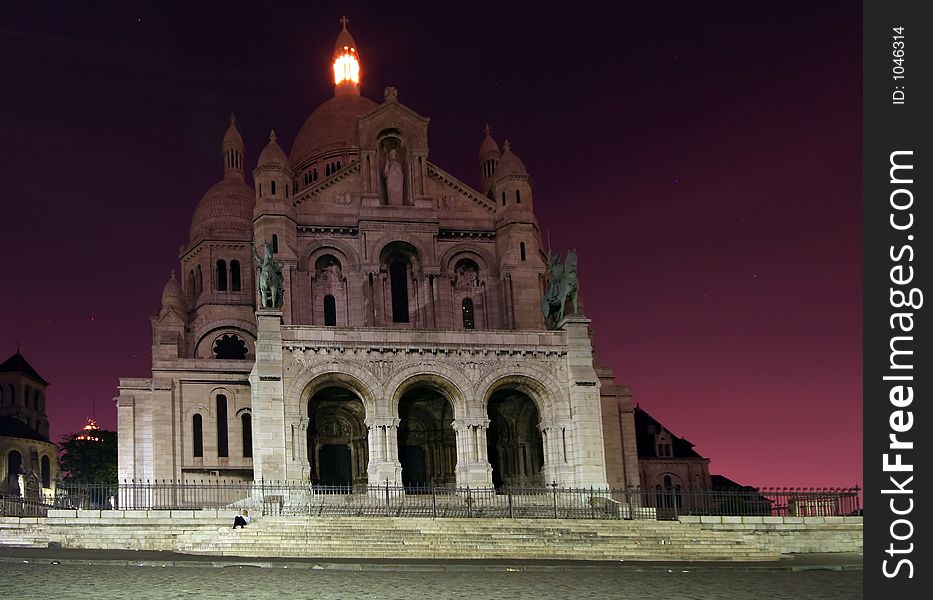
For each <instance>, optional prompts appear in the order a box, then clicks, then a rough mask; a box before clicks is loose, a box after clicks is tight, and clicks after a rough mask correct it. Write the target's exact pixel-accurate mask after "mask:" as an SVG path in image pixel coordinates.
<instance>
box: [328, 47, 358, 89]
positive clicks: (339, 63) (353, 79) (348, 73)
mask: <svg viewBox="0 0 933 600" xmlns="http://www.w3.org/2000/svg"><path fill="white" fill-rule="evenodd" d="M345 81H347V82H350V83H356V84H358V83H359V82H360V59H359V58H358V57H357V55H356V49H355V48H351V47H349V46H344V47H343V52H342V53H341V54H339V55H338V56H337V57H336V58H335V59H334V84H335V85H339V84H341V83H343V82H345Z"/></svg>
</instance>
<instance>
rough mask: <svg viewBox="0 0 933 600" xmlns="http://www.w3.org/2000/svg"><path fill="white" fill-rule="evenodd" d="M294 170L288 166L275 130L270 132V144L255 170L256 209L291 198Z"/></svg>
mask: <svg viewBox="0 0 933 600" xmlns="http://www.w3.org/2000/svg"><path fill="white" fill-rule="evenodd" d="M291 181H292V170H291V168H290V167H289V166H288V157H287V156H286V155H285V151H284V150H282V147H281V146H279V143H278V141H277V137H276V135H275V130H274V129H273V130H272V131H271V132H269V143H268V144H266V147H265V148H263V150H262V152H261V153H260V154H259V161H258V162H257V164H256V169H255V170H253V182H254V184H255V185H256V208H257V210H259V211H260V212H262V208H261V207H260V205H261V204H262V203H264V202H265V203H268V202H269V201H273V202H277V201H281V200H286V199H288V198H291V189H290V188H291V185H290V184H291Z"/></svg>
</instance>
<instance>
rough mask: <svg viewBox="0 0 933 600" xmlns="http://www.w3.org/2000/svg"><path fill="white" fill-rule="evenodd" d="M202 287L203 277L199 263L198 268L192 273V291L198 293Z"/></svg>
mask: <svg viewBox="0 0 933 600" xmlns="http://www.w3.org/2000/svg"><path fill="white" fill-rule="evenodd" d="M203 289H204V277H203V276H202V275H201V265H198V268H197V269H196V270H195V273H194V293H195V294H200V293H201V290H203Z"/></svg>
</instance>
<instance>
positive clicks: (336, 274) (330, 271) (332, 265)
mask: <svg viewBox="0 0 933 600" xmlns="http://www.w3.org/2000/svg"><path fill="white" fill-rule="evenodd" d="M320 278H321V281H327V282H330V283H340V282H341V281H342V280H343V274H342V273H341V272H340V263H338V262H337V261H336V260H334V259H333V258H331V259H328V261H327V264H326V265H324V266H323V267H322V268H321V270H320Z"/></svg>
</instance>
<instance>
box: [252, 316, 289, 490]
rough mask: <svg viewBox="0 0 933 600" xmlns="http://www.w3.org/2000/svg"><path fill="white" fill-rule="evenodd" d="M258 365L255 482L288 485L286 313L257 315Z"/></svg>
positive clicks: (254, 387) (255, 372) (255, 379)
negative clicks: (284, 370)
mask: <svg viewBox="0 0 933 600" xmlns="http://www.w3.org/2000/svg"><path fill="white" fill-rule="evenodd" d="M256 323H257V336H256V362H255V363H254V364H253V370H252V371H251V372H250V374H249V382H250V389H251V395H252V414H253V479H254V480H257V481H258V480H266V481H284V480H286V479H287V478H288V475H289V473H288V470H287V465H288V462H289V461H288V460H287V459H288V456H287V455H286V447H285V446H286V440H287V439H288V436H287V435H286V431H285V400H284V399H285V389H284V385H283V382H282V311H281V310H280V309H260V310H258V311H256Z"/></svg>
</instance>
